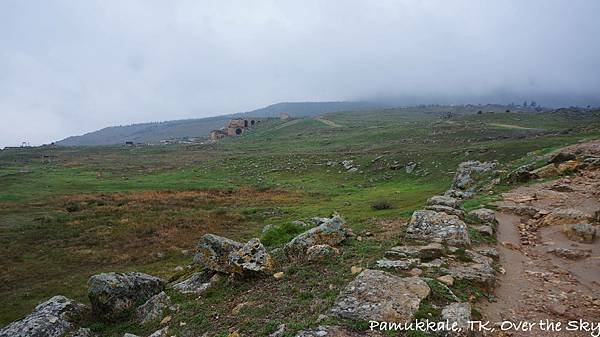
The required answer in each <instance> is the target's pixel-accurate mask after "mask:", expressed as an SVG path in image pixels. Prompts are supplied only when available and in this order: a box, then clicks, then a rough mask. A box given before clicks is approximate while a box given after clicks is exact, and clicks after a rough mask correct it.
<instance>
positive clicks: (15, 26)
mask: <svg viewBox="0 0 600 337" xmlns="http://www.w3.org/2000/svg"><path fill="white" fill-rule="evenodd" d="M598 14H600V1H598V0H587V1H586V0H563V1H555V0H513V1H511V0H497V1H494V0H485V1H482V0H471V1H459V0H457V1H454V0H439V1H428V0H397V1H379V0H375V1H372V0H363V1H332V0H331V1H330V0H328V1H323V0H315V1H311V0H297V1H281V0H273V1H258V0H257V1H247V0H242V1H224V0H217V1H202V0H190V1H186V0H174V1H162V0H161V1H150V0H140V1H135V0H102V1H92V0H86V1H79V0H69V1H62V0H39V1H37V0H28V1H23V0H0V116H1V120H0V147H3V146H9V145H17V144H20V143H21V141H30V142H31V143H32V145H33V144H41V143H45V142H51V141H54V140H58V139H61V138H64V137H66V136H70V135H75V134H81V133H84V132H88V131H93V130H95V129H99V128H102V127H105V126H110V125H119V124H129V123H133V122H146V121H158V120H170V119H180V118H191V117H203V116H213V115H218V114H224V113H232V112H238V111H247V110H251V109H254V108H258V107H261V106H265V105H268V104H271V103H275V102H280V101H303V100H310V101H318V100H368V99H373V98H380V97H388V98H389V97H402V96H412V97H445V98H448V99H452V98H453V97H456V98H457V100H458V97H478V96H486V97H489V95H492V96H493V95H494V94H495V93H505V94H506V93H508V94H509V95H510V94H512V93H515V94H516V95H522V96H526V97H532V98H535V97H537V96H540V97H543V96H544V95H546V96H548V95H566V96H578V97H580V96H581V97H584V96H585V97H592V98H598V95H599V94H598V93H600V53H599V51H600V50H599V49H600V20H599V19H598ZM423 103H427V102H423ZM542 103H543V102H542Z"/></svg>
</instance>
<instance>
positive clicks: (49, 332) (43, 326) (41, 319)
mask: <svg viewBox="0 0 600 337" xmlns="http://www.w3.org/2000/svg"><path fill="white" fill-rule="evenodd" d="M88 311H89V309H88V308H87V307H86V306H85V305H83V304H81V303H77V302H75V301H73V300H71V299H68V298H66V297H64V296H60V295H59V296H54V297H52V298H50V299H49V300H47V301H46V302H43V303H40V304H38V305H37V306H36V307H35V309H33V311H32V312H31V313H30V314H29V315H27V316H26V317H24V318H22V319H20V320H18V321H15V322H12V323H10V324H8V325H7V326H5V327H4V328H1V329H0V336H2V337H62V336H66V335H67V334H76V333H78V331H79V330H78V324H79V321H80V320H81V318H82V317H83V316H84V315H86V314H87V312H88ZM82 330H85V329H82Z"/></svg>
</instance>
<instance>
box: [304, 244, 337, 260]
mask: <svg viewBox="0 0 600 337" xmlns="http://www.w3.org/2000/svg"><path fill="white" fill-rule="evenodd" d="M339 254H340V251H339V250H338V249H337V248H335V247H331V246H330V245H314V246H310V247H308V249H307V250H306V259H307V260H308V261H313V262H317V261H324V260H325V259H328V258H331V257H334V256H337V255H339Z"/></svg>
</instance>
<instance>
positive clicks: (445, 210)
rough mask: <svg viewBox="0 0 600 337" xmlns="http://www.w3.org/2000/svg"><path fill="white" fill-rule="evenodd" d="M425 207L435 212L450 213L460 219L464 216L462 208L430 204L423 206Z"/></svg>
mask: <svg viewBox="0 0 600 337" xmlns="http://www.w3.org/2000/svg"><path fill="white" fill-rule="evenodd" d="M425 209H428V210H431V211H436V212H442V213H446V214H450V215H456V216H457V217H459V218H460V219H463V218H464V217H465V212H463V211H462V210H460V209H458V208H452V207H449V206H444V205H432V206H425Z"/></svg>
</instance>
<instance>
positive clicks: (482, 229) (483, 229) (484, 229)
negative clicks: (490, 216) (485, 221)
mask: <svg viewBox="0 0 600 337" xmlns="http://www.w3.org/2000/svg"><path fill="white" fill-rule="evenodd" d="M473 229H474V230H475V231H476V232H477V233H480V234H483V235H485V236H490V237H492V236H494V229H493V228H492V227H490V226H488V225H480V226H473Z"/></svg>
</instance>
